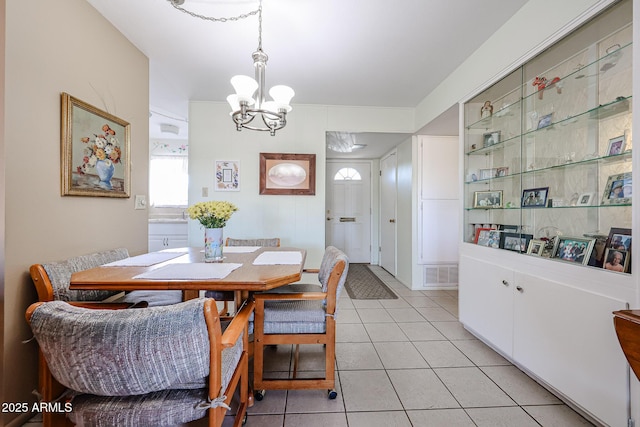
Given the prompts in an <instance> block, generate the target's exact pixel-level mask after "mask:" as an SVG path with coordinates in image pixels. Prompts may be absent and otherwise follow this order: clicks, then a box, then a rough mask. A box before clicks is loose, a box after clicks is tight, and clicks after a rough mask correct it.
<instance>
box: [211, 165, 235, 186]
mask: <svg viewBox="0 0 640 427" xmlns="http://www.w3.org/2000/svg"><path fill="white" fill-rule="evenodd" d="M215 184H216V185H215V187H214V188H215V190H216V191H240V162H239V161H235V160H216V183H215Z"/></svg>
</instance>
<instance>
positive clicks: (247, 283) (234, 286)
mask: <svg viewBox="0 0 640 427" xmlns="http://www.w3.org/2000/svg"><path fill="white" fill-rule="evenodd" d="M223 256H224V258H223V261H222V262H217V263H207V262H204V252H203V249H202V248H198V247H189V248H177V249H167V250H164V251H159V252H150V253H146V254H141V255H137V256H134V257H129V258H125V259H123V260H119V261H115V262H112V263H108V264H105V265H102V266H99V267H95V268H92V269H89V270H84V271H78V272H76V273H73V274H72V275H71V281H70V286H69V287H70V289H77V290H91V289H93V290H109V291H134V290H180V291H182V299H183V300H184V301H186V300H189V299H193V298H198V297H199V296H200V291H208V290H211V291H234V292H235V293H236V301H240V300H241V299H246V296H247V295H248V294H249V292H260V291H268V290H270V289H274V288H277V287H280V286H284V285H287V284H290V283H293V282H297V281H299V280H300V279H301V278H302V272H303V268H304V263H305V259H306V251H305V250H304V249H299V248H290V247H289V248H288V247H258V246H225V247H224V249H223ZM241 295H242V296H243V297H241Z"/></svg>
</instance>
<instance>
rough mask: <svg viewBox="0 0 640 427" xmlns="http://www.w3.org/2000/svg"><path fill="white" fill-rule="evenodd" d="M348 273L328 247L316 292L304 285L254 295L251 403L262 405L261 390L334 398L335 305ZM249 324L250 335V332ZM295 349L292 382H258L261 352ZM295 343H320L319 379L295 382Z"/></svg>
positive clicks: (339, 254)
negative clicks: (313, 391)
mask: <svg viewBox="0 0 640 427" xmlns="http://www.w3.org/2000/svg"><path fill="white" fill-rule="evenodd" d="M348 271H349V259H348V258H347V256H346V255H345V254H344V252H342V251H340V250H339V249H337V248H335V247H333V246H329V247H327V249H326V250H325V253H324V256H323V258H322V263H321V266H320V270H319V272H318V279H319V281H320V283H321V284H322V288H321V289H320V288H319V287H317V286H314V287H312V288H311V290H313V289H317V291H316V292H312V291H309V289H310V288H309V285H289V286H285V287H283V288H281V289H279V290H277V291H276V290H274V291H275V292H274V291H269V292H264V293H256V294H254V300H255V303H256V308H255V318H254V322H253V346H254V349H253V351H254V354H253V372H254V376H253V386H254V389H255V390H256V394H255V396H256V399H258V400H262V398H263V397H264V393H265V390H267V389H327V390H328V392H329V398H330V399H335V398H336V396H337V393H336V391H335V341H336V340H335V338H336V335H335V334H336V321H335V316H336V314H337V302H338V299H339V298H340V294H341V292H342V289H343V288H344V283H345V281H346V278H347V273H348ZM251 326H252V325H250V327H249V328H250V330H251ZM274 344H295V345H296V347H295V358H294V367H293V373H292V377H291V378H289V379H265V378H264V370H263V369H264V347H265V346H268V345H274ZM300 344H324V352H325V355H324V356H325V375H324V378H297V369H298V354H299V346H300Z"/></svg>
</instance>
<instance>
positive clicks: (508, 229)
mask: <svg viewBox="0 0 640 427" xmlns="http://www.w3.org/2000/svg"><path fill="white" fill-rule="evenodd" d="M519 228H520V227H518V226H517V225H508V224H500V226H498V230H500V231H504V232H506V233H517V232H518V230H519Z"/></svg>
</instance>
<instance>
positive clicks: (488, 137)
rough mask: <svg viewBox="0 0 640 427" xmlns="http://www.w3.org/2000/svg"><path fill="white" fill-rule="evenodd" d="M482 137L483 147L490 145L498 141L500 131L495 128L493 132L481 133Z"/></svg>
mask: <svg viewBox="0 0 640 427" xmlns="http://www.w3.org/2000/svg"><path fill="white" fill-rule="evenodd" d="M482 138H483V141H484V143H483V147H491V146H492V145H496V144H497V143H498V142H500V131H499V130H496V131H493V132H487V133H485V134H483V135H482Z"/></svg>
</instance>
